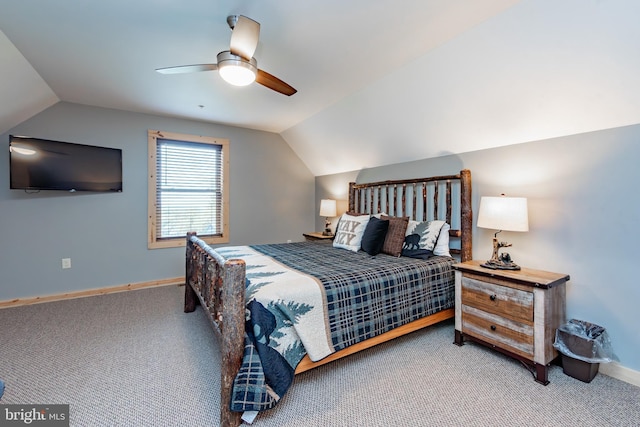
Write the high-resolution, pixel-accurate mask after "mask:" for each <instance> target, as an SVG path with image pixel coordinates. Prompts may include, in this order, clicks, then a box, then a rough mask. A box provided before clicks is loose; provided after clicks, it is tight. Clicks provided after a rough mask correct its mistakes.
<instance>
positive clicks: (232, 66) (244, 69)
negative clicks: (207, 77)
mask: <svg viewBox="0 0 640 427" xmlns="http://www.w3.org/2000/svg"><path fill="white" fill-rule="evenodd" d="M218 72H219V73H220V76H221V77H222V78H223V79H224V80H225V81H226V82H227V83H229V84H232V85H234V86H247V85H250V84H251V83H253V82H254V81H255V80H256V74H257V73H258V63H257V61H256V60H255V58H251V60H250V61H249V60H246V59H244V58H242V57H241V56H238V55H234V54H232V53H231V52H229V51H224V52H220V53H219V54H218Z"/></svg>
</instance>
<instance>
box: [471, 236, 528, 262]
mask: <svg viewBox="0 0 640 427" xmlns="http://www.w3.org/2000/svg"><path fill="white" fill-rule="evenodd" d="M498 233H499V231H498ZM498 233H496V234H495V235H494V236H493V254H492V256H491V259H490V260H488V261H487V262H485V263H484V264H480V266H481V267H484V268H490V269H492V270H520V266H519V265H517V264H516V263H515V262H513V261H512V260H511V255H509V254H508V253H503V254H501V253H500V248H506V247H508V246H511V243H507V242H498V238H497V235H498Z"/></svg>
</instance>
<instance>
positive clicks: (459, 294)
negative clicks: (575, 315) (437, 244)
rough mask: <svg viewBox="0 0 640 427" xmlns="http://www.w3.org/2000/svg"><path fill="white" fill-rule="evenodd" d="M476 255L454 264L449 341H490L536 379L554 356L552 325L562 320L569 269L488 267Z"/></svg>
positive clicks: (545, 375) (543, 379)
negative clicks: (453, 304) (451, 337)
mask: <svg viewBox="0 0 640 427" xmlns="http://www.w3.org/2000/svg"><path fill="white" fill-rule="evenodd" d="M481 263H482V262H481V261H467V262H464V263H459V264H455V265H454V266H453V268H454V269H455V270H456V272H455V280H456V282H455V287H456V297H455V298H456V310H455V328H456V330H455V341H454V343H455V344H457V345H460V346H461V345H463V344H464V341H465V340H469V341H474V342H477V343H479V344H482V345H485V346H488V347H491V348H493V349H495V350H497V351H499V352H501V353H504V354H506V355H508V356H511V357H514V358H516V359H518V360H520V361H521V362H522V363H523V364H524V365H525V366H526V367H527V368H528V369H529V370H530V371H531V373H532V374H533V376H534V378H535V380H536V381H537V382H539V383H541V384H544V385H547V384H549V380H548V373H549V364H550V363H551V362H552V361H553V360H554V359H555V358H556V357H557V356H558V352H557V351H556V349H555V348H554V347H553V341H554V339H555V332H556V329H557V328H558V327H559V326H560V325H562V324H563V323H565V321H566V312H565V300H566V297H565V295H566V282H567V281H568V280H569V275H567V274H560V273H552V272H548V271H541V270H532V269H527V268H523V269H521V270H491V269H488V268H484V267H481V266H480V264H481Z"/></svg>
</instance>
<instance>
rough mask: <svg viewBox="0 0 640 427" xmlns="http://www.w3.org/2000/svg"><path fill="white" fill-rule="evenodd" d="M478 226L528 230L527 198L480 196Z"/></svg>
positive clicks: (494, 228)
mask: <svg viewBox="0 0 640 427" xmlns="http://www.w3.org/2000/svg"><path fill="white" fill-rule="evenodd" d="M478 227H481V228H491V229H493V230H504V231H529V214H528V210H527V199H526V198H524V197H505V196H500V197H482V198H481V199H480V210H479V212H478Z"/></svg>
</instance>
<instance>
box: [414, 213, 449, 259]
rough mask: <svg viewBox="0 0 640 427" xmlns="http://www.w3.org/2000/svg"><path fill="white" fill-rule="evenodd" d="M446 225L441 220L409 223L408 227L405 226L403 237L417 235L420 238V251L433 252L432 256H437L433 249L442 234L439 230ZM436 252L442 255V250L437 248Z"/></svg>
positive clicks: (447, 243)
mask: <svg viewBox="0 0 640 427" xmlns="http://www.w3.org/2000/svg"><path fill="white" fill-rule="evenodd" d="M445 224H446V225H448V224H447V223H446V222H444V221H441V220H435V221H422V222H419V221H409V225H408V226H407V231H406V232H405V236H410V235H412V234H418V235H419V236H420V242H419V243H418V245H419V248H420V249H427V250H429V251H433V254H434V255H438V254H437V253H436V250H435V247H436V243H437V241H438V240H439V237H440V236H441V235H442V234H443V233H442V232H441V230H442V229H443V228H444V226H445ZM446 234H447V242H446V245H447V252H449V230H448V229H447V233H446ZM438 252H440V253H442V252H443V248H442V247H440V248H438Z"/></svg>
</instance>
